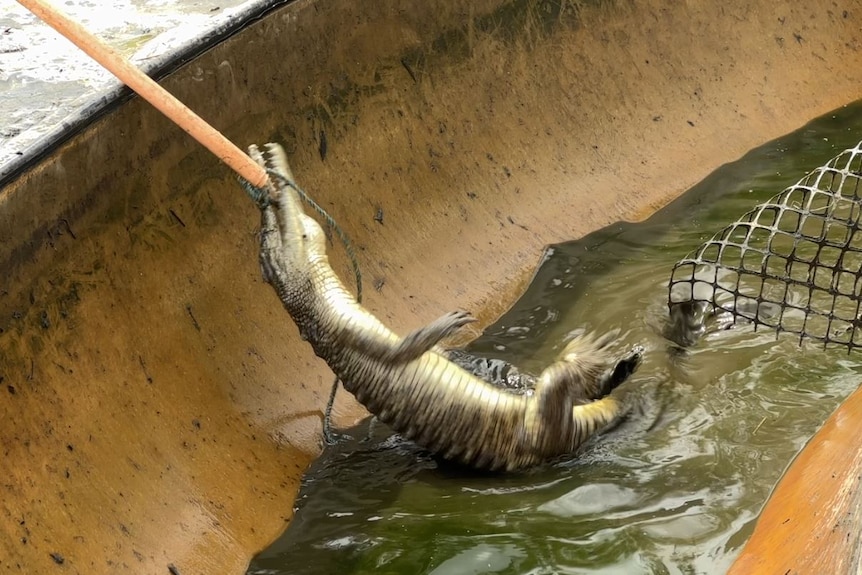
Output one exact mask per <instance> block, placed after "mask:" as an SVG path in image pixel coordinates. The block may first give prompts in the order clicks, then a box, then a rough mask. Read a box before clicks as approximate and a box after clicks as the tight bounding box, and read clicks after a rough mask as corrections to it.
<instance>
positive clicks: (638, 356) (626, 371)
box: [599, 345, 644, 397]
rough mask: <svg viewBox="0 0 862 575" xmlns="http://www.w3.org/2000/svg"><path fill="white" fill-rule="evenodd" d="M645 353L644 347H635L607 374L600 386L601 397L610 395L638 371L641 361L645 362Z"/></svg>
mask: <svg viewBox="0 0 862 575" xmlns="http://www.w3.org/2000/svg"><path fill="white" fill-rule="evenodd" d="M643 352H644V347H643V346H642V345H636V346H634V347H633V348H632V349H631V351H629V352H628V354H626V355H625V356H624V357H623V358H622V359H620V360H619V361H618V362H617V363H616V365H614V367H613V368H612V369H610V370H608V371H607V372H605V375H604V377H603V378H602V381H601V383H600V384H599V390H600V391H599V393H600V395H599V397H603V396H605V395H607V394H609V393H610V392H611V391H613V390H614V389H616V388H617V387H618V386H619V385H620V384H621V383H623V382H624V381H626V380H627V379H628V378H629V376H631V375H632V374H633V373H634V372H635V371H637V368H638V367H640V364H641V361H643Z"/></svg>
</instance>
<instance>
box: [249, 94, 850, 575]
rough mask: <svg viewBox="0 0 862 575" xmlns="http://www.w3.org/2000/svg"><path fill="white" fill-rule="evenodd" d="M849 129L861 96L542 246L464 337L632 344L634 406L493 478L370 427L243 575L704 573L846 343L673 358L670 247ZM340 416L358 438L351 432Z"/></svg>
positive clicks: (759, 501)
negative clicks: (525, 273)
mask: <svg viewBox="0 0 862 575" xmlns="http://www.w3.org/2000/svg"><path fill="white" fill-rule="evenodd" d="M860 137H862V103H857V104H854V105H852V106H847V107H845V108H842V109H840V110H838V111H836V112H834V113H832V114H829V115H827V116H825V117H823V118H820V119H818V120H816V121H814V122H812V123H811V124H810V125H808V126H806V127H804V128H803V129H801V130H799V131H798V132H795V133H793V134H790V135H788V136H786V137H784V138H781V139H779V140H776V141H774V142H771V143H769V144H767V145H765V146H763V147H762V148H759V149H757V150H754V151H752V152H750V153H749V154H747V155H746V156H745V157H744V158H742V159H740V160H739V161H737V162H734V163H732V164H729V165H726V166H723V167H721V168H719V169H718V170H716V172H714V173H713V174H711V175H710V176H709V177H708V178H706V180H704V181H703V182H701V183H700V184H698V185H697V186H695V187H694V188H693V189H692V190H690V191H689V192H688V193H686V194H685V195H684V196H682V197H680V198H679V199H678V200H677V201H675V202H674V203H673V204H671V205H669V206H668V207H666V208H665V209H663V210H661V211H660V212H659V213H657V214H655V215H654V216H653V217H652V218H650V219H649V220H648V221H646V222H643V223H639V224H619V225H614V226H611V227H609V228H606V229H604V230H600V231H598V232H596V233H593V234H591V235H589V236H587V237H585V238H583V239H582V240H579V241H576V242H572V243H568V244H563V245H558V246H554V247H553V248H552V249H550V250H549V251H548V253H547V255H546V258H545V259H544V260H543V263H542V265H541V268H540V269H539V270H538V272H537V274H536V276H535V278H534V281H533V282H532V284H531V286H530V288H529V290H528V291H527V293H526V294H525V295H524V296H523V298H522V299H521V300H520V301H518V302H517V304H516V305H515V306H514V307H513V309H512V310H511V311H510V312H509V313H507V314H506V315H505V316H504V317H503V318H501V319H500V320H499V321H498V322H497V323H495V324H494V325H492V326H490V327H489V328H488V329H487V330H486V333H485V334H484V335H483V336H482V337H481V338H480V339H479V340H477V341H476V342H474V343H473V344H472V345H471V346H470V348H469V349H470V351H472V352H474V353H476V354H479V355H487V356H495V357H500V358H503V359H507V360H509V361H512V362H514V363H516V364H518V365H519V366H522V367H523V368H525V369H527V370H531V371H534V372H537V371H539V370H540V369H541V368H542V366H543V365H545V364H547V363H548V362H549V361H550V360H551V358H552V357H553V356H554V355H555V353H556V350H557V349H558V347H559V344H560V342H561V341H563V340H564V339H565V338H566V336H567V334H569V333H570V332H572V331H573V330H576V329H579V328H586V329H588V330H592V331H596V332H604V331H607V330H619V332H620V342H619V343H620V349H623V348H626V347H629V346H631V345H633V344H637V343H640V344H643V345H644V346H645V347H646V353H645V361H644V363H643V365H642V366H641V368H640V370H639V371H638V372H637V373H636V374H635V376H634V377H633V379H632V380H631V381H630V382H628V383H626V384H625V385H627V386H630V387H631V388H632V392H633V393H636V394H637V397H638V398H639V399H640V402H639V404H640V406H641V407H640V410H639V413H637V414H635V415H634V416H633V417H631V418H630V419H629V420H627V421H626V422H625V423H624V424H623V425H621V426H620V427H619V428H617V429H615V430H614V431H612V432H610V433H609V434H607V435H605V436H603V437H602V438H600V439H599V440H598V441H594V442H592V443H591V444H589V445H588V446H587V448H586V449H585V450H584V451H583V453H581V454H580V456H579V457H577V458H572V459H571V460H568V461H562V462H558V463H556V464H553V465H548V466H546V467H544V468H542V469H537V470H533V471H530V472H527V473H521V474H513V475H487V474H476V473H471V472H468V471H465V470H463V469H460V468H456V467H452V466H449V465H446V464H441V463H439V462H437V461H436V460H434V459H433V458H430V457H429V456H428V455H427V454H425V453H424V452H422V451H421V450H418V449H416V448H415V447H414V446H412V445H411V444H410V443H407V442H404V441H403V440H401V439H399V438H398V437H397V436H391V434H390V432H388V430H386V429H385V428H383V427H382V426H380V427H378V429H377V430H376V431H375V432H374V435H373V436H372V438H371V439H370V440H369V441H364V442H360V441H348V442H345V443H343V444H341V445H339V446H338V447H335V448H331V449H328V450H327V451H326V452H325V453H324V456H323V457H322V458H321V459H320V460H319V461H318V462H316V463H315V464H314V466H313V468H312V469H311V470H310V471H309V473H308V475H307V477H306V479H305V481H304V485H303V489H302V492H301V494H300V496H299V498H298V500H297V503H296V505H297V512H296V516H295V519H294V520H293V522H292V523H291V524H290V526H289V528H288V529H287V531H286V532H285V534H284V535H283V536H282V537H281V538H280V539H279V540H278V541H277V542H275V543H274V544H273V545H272V546H271V547H270V548H269V549H267V550H266V551H265V552H263V553H262V554H260V555H259V556H258V557H257V558H256V559H255V560H254V561H253V563H252V566H251V568H250V570H249V573H251V574H255V575H263V574H287V573H290V574H329V573H339V574H359V573H375V574H390V573H392V574H408V573H409V574H434V575H442V574H449V573H453V574H470V575H478V574H485V573H499V574H515V573H518V574H527V573H529V574H545V573H547V574H550V573H578V574H586V573H625V574H636V573H674V574H676V573H679V574H688V573H723V572H724V571H725V570H726V569H727V567H728V566H729V565H730V563H731V562H732V560H733V558H734V557H735V555H736V554H737V553H738V551H739V550H740V548H741V546H742V544H743V543H744V542H745V540H746V538H747V537H748V535H749V534H750V533H751V530H752V529H753V526H754V521H755V519H756V517H757V514H758V512H759V510H760V508H761V506H762V505H763V503H764V502H765V500H766V498H767V497H768V495H769V492H770V490H771V488H772V486H773V485H774V484H775V482H776V481H777V480H778V479H779V478H780V476H781V474H782V472H783V471H784V469H785V468H786V466H787V465H788V463H789V462H790V461H791V460H792V458H793V457H794V455H795V454H796V453H797V452H798V451H799V449H800V448H801V447H802V446H803V445H804V443H805V442H806V440H807V439H808V438H809V437H810V436H811V435H812V433H813V432H814V431H815V430H816V429H817V428H818V426H819V425H820V424H821V423H822V422H823V421H824V420H825V419H826V417H828V415H829V413H830V412H831V411H832V410H833V409H834V408H835V407H836V406H837V405H838V403H839V402H840V401H841V399H842V398H843V397H845V396H846V395H848V394H849V393H850V392H851V391H852V390H853V389H854V388H855V387H857V386H858V385H859V383H860V381H862V354H859V353H853V354H850V355H848V354H847V352H846V351H845V350H838V349H836V350H823V349H822V348H821V347H819V346H816V345H814V344H806V345H804V346H803V347H801V348H800V347H799V346H798V345H797V340H796V339H795V338H793V337H786V338H784V337H782V338H779V339H776V338H775V336H774V335H773V334H771V333H768V332H763V331H758V332H757V333H754V332H752V331H751V329H750V328H745V327H740V328H736V329H732V330H728V331H720V332H716V333H712V334H711V335H709V336H708V337H707V338H705V339H704V340H703V341H701V342H700V343H699V344H698V345H697V346H696V347H695V348H693V349H692V350H690V352H689V353H688V354H686V355H684V356H679V355H674V354H671V353H670V352H669V350H668V345H667V342H666V341H665V340H664V339H663V338H662V336H661V329H662V326H663V321H664V319H665V316H666V313H667V308H666V301H667V292H666V286H667V280H668V277H669V274H670V270H671V267H672V266H673V264H674V263H675V262H676V261H677V260H678V259H680V258H682V257H683V256H685V255H686V254H687V253H688V252H689V251H691V250H693V249H694V248H695V247H696V246H697V245H699V244H700V243H701V242H703V241H704V240H706V239H708V237H709V236H711V235H712V233H714V232H715V231H717V230H719V229H720V228H722V227H723V226H724V225H726V224H728V223H730V222H731V221H733V220H735V219H736V218H737V217H739V216H740V215H742V214H743V213H744V212H745V211H747V210H748V209H750V208H751V207H753V206H754V204H756V203H758V202H761V201H764V200H766V199H767V198H769V197H770V196H772V195H773V194H775V193H777V192H779V191H780V190H782V189H783V188H785V187H787V186H788V185H790V184H792V183H794V182H796V181H797V180H798V179H799V178H801V177H802V176H803V175H804V173H805V172H807V171H808V170H810V169H813V168H814V167H816V166H819V165H821V164H823V163H825V162H826V161H827V160H828V159H829V158H831V157H833V156H834V155H836V154H837V153H838V152H839V151H841V150H843V149H845V148H847V147H851V146H853V145H855V143H856V142H857V141H858V140H859V139H860ZM350 433H352V434H353V435H356V436H357V437H363V436H364V435H365V433H366V430H365V429H364V428H363V429H355V430H351V431H350Z"/></svg>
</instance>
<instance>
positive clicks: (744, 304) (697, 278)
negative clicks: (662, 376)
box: [668, 142, 862, 349]
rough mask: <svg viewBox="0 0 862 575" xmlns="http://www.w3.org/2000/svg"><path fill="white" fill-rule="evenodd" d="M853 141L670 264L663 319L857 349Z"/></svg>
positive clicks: (861, 191) (860, 297) (861, 149)
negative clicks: (718, 321)
mask: <svg viewBox="0 0 862 575" xmlns="http://www.w3.org/2000/svg"><path fill="white" fill-rule="evenodd" d="M860 180H862V142H860V143H859V144H857V145H856V147H854V148H851V149H848V150H845V151H843V152H842V153H840V154H839V155H838V156H836V157H835V158H833V159H832V160H830V161H829V162H828V163H827V164H826V165H824V166H821V167H819V168H817V169H816V170H814V171H812V172H811V173H809V174H808V175H806V176H805V177H803V178H802V179H801V180H800V181H799V182H798V183H796V184H795V185H793V186H790V187H789V188H787V189H786V190H784V191H783V192H781V193H779V194H777V195H776V196H774V197H772V198H771V199H770V200H769V201H768V202H766V203H764V204H760V205H758V206H756V207H755V208H754V209H752V210H751V211H749V212H747V213H746V214H744V215H743V216H742V217H741V218H739V220H737V221H736V222H734V223H732V224H730V225H729V226H727V227H726V228H724V229H723V230H721V231H720V232H718V233H717V234H715V235H714V236H713V237H712V238H711V239H710V240H709V241H707V242H705V243H704V244H702V245H701V246H700V247H699V248H698V249H697V250H696V251H694V252H693V253H692V254H690V255H689V256H687V257H686V258H684V259H682V260H680V261H679V262H677V263H676V265H675V266H674V267H673V271H672V273H671V278H670V282H669V285H668V306H669V308H670V311H671V316H672V317H673V316H674V313H675V312H679V311H680V310H684V311H685V312H686V313H690V312H691V310H693V309H696V308H695V304H699V305H700V306H701V308H710V309H711V310H714V311H717V310H722V311H724V312H727V313H729V314H731V316H732V318H733V321H734V322H736V321H737V320H739V319H744V320H746V321H749V322H751V323H753V324H754V327H755V329H757V328H758V327H759V326H764V327H766V328H769V329H773V330H776V331H778V332H789V333H793V334H797V335H798V336H799V337H800V341H801V339H802V338H810V339H813V340H816V341H820V342H822V343H824V344H838V345H841V346H844V347H847V348H848V349H852V348H855V347H860V346H862V330H859V332H858V333H857V329H858V328H859V327H860V322H862V318H860V311H862V310H860V301H862V226H860V215H862V186H860Z"/></svg>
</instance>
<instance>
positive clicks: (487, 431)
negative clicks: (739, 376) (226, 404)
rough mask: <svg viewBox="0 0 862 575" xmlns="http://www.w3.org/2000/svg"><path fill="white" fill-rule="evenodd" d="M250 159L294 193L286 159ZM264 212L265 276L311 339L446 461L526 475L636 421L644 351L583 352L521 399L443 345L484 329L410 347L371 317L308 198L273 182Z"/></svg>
mask: <svg viewBox="0 0 862 575" xmlns="http://www.w3.org/2000/svg"><path fill="white" fill-rule="evenodd" d="M265 150H266V153H265V154H262V153H261V152H260V151H259V150H258V149H257V147H255V146H252V147H250V148H249V153H250V155H251V156H252V157H253V158H254V159H255V160H256V161H257V162H258V163H260V164H261V165H262V166H264V167H267V168H269V169H270V170H273V171H275V172H276V173H278V174H280V175H281V176H283V177H284V178H285V179H286V180H288V181H293V176H292V174H291V172H290V168H289V167H288V164H287V159H286V157H285V154H284V151H283V150H282V149H281V147H280V146H278V145H277V144H267V146H266V147H265ZM271 180H273V181H272V183H271V185H270V186H269V187H268V188H267V189H266V194H267V197H263V198H261V197H258V198H255V199H256V200H257V201H258V205H259V206H260V207H261V212H262V223H261V234H260V238H261V247H260V264H261V269H262V271H263V276H264V278H265V280H266V281H267V282H268V283H270V284H271V285H272V286H273V287H274V288H275V291H276V293H277V294H278V297H279V299H280V300H281V302H282V304H283V305H284V307H285V309H286V310H287V312H288V313H289V314H290V316H291V317H292V318H293V320H294V322H295V323H296V325H297V327H298V328H299V331H300V334H301V335H302V337H303V339H305V340H307V341H308V342H309V343H310V344H311V346H312V347H313V348H314V351H315V353H316V354H317V355H318V356H319V357H321V358H322V359H323V360H325V361H326V363H327V364H328V365H329V367H330V368H331V369H332V370H333V371H334V372H335V374H336V375H337V376H338V377H339V378H340V379H341V381H342V382H343V383H344V387H345V389H347V390H348V391H349V392H351V393H353V394H354V395H355V396H356V398H357V399H358V400H359V401H360V402H361V403H362V404H363V405H364V406H365V407H366V408H367V409H368V411H370V412H371V413H373V414H374V415H376V416H377V417H378V418H379V419H380V420H381V421H383V422H384V423H386V424H388V425H389V426H390V427H391V428H392V429H394V430H395V431H397V432H398V433H400V434H402V435H403V436H405V437H407V438H408V439H411V440H413V441H415V442H416V443H418V444H419V445H421V446H423V447H425V448H426V449H428V450H430V451H432V452H434V453H437V454H439V455H442V456H443V457H445V458H447V459H451V460H455V461H458V462H460V463H463V464H466V465H470V466H473V467H477V468H484V469H491V470H496V469H506V470H513V469H520V468H524V467H528V466H531V465H535V464H537V463H540V462H542V461H545V460H547V459H549V458H552V457H555V456H559V455H562V454H566V453H571V452H573V451H575V450H576V449H577V448H578V447H579V446H580V445H581V444H582V443H584V442H585V441H586V440H587V439H588V438H590V437H591V436H592V435H594V434H595V433H597V432H599V431H601V430H602V429H604V428H606V427H608V426H610V425H612V424H613V423H614V422H616V421H617V420H618V419H619V418H620V417H621V416H622V415H623V414H624V412H625V408H624V404H623V402H622V401H621V400H620V399H619V398H618V397H616V395H615V394H612V393H611V391H612V390H613V389H614V388H615V387H616V386H617V385H618V384H619V383H621V382H622V381H623V380H625V379H626V378H627V377H628V376H629V375H630V374H631V373H632V372H633V371H634V370H635V369H636V368H637V366H638V364H639V362H640V351H639V350H634V351H633V352H632V353H631V354H629V355H628V356H627V357H626V358H624V359H622V360H621V361H619V362H614V361H613V358H611V357H610V355H609V353H608V351H607V343H608V342H607V338H606V339H605V340H604V341H597V340H594V339H592V338H590V337H586V336H584V337H579V338H576V339H574V340H572V341H571V342H570V343H569V344H568V345H567V346H566V347H565V349H564V350H563V352H562V353H561V354H560V357H559V359H558V360H557V361H556V362H555V363H553V364H552V365H551V366H549V367H548V368H547V369H545V371H544V372H542V374H541V375H540V376H539V377H538V378H537V380H536V383H535V388H534V390H533V391H532V393H526V394H525V393H521V394H517V393H510V392H508V391H506V390H505V389H500V388H499V387H497V386H494V385H492V384H490V383H488V382H486V381H484V380H482V379H480V378H479V377H476V376H474V375H473V374H471V373H469V372H468V371H466V370H465V369H463V368H461V367H459V366H458V365H456V364H455V363H453V362H451V361H450V360H449V359H447V357H446V352H445V351H444V350H443V349H442V348H440V347H439V346H437V344H438V343H439V342H440V340H442V339H443V338H445V337H446V336H448V335H450V334H451V333H453V332H454V331H456V330H457V329H458V328H460V327H461V326H463V325H465V324H467V323H470V322H472V321H474V320H473V318H471V317H470V316H469V315H468V314H466V313H464V312H453V313H450V314H447V315H444V316H443V317H441V318H439V319H438V320H436V321H434V322H432V323H431V324H430V325H428V326H426V327H423V328H420V329H418V330H416V331H414V332H413V333H411V334H409V335H407V336H406V337H404V338H402V337H399V336H398V335H397V334H395V333H393V332H392V331H391V330H390V329H389V328H387V327H386V326H385V325H383V323H381V322H380V321H379V320H378V319H377V318H376V317H374V315H372V314H371V313H369V312H368V311H367V310H366V309H365V308H363V307H362V306H361V305H359V304H358V303H357V301H356V299H355V298H354V297H353V296H352V295H351V294H350V292H348V291H347V289H345V287H344V285H343V284H342V283H341V281H340V280H339V278H338V277H337V276H336V275H335V272H334V271H333V270H332V268H331V267H330V265H329V261H328V259H327V256H326V238H325V236H324V233H323V230H322V229H321V227H320V226H319V225H318V223H317V222H316V221H315V220H314V219H312V218H311V217H309V216H307V215H306V214H305V212H304V211H303V208H302V203H301V200H300V197H299V195H298V194H297V192H296V191H295V190H294V189H292V188H291V187H289V186H288V185H287V184H286V183H285V182H284V181H282V180H281V179H280V178H271Z"/></svg>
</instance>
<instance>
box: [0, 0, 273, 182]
mask: <svg viewBox="0 0 862 575" xmlns="http://www.w3.org/2000/svg"><path fill="white" fill-rule="evenodd" d="M275 3H276V2H274V1H273V0H159V1H156V2H144V1H141V0H119V1H116V2H115V1H108V0H94V1H86V0H70V1H67V2H63V3H57V5H58V7H59V8H60V9H61V10H62V11H63V12H64V13H66V14H67V15H69V16H71V17H72V18H74V19H75V20H77V21H78V22H80V23H81V24H83V25H84V27H85V28H86V29H87V30H89V31H90V32H92V33H93V34H95V35H96V36H98V37H99V38H101V39H102V40H104V41H105V42H106V43H108V44H109V45H110V46H111V47H112V48H114V49H115V50H116V51H118V52H119V53H120V54H122V55H123V56H124V57H126V58H129V59H130V60H131V61H132V62H133V63H135V65H137V66H138V67H140V68H141V69H143V70H145V71H147V72H148V73H154V72H157V71H158V70H160V69H162V68H163V67H165V66H166V65H168V64H169V63H171V62H173V61H175V60H176V58H177V56H178V55H181V54H185V53H187V52H190V51H193V50H194V49H195V47H196V46H200V45H202V44H204V43H206V42H207V40H208V38H210V37H212V36H213V35H217V34H220V33H223V32H224V31H226V30H227V29H229V28H230V27H231V26H233V25H235V24H236V23H238V22H241V21H243V20H245V19H247V18H248V16H249V15H250V14H252V13H256V12H260V11H262V10H265V9H266V8H267V7H269V6H271V5H273V4H275ZM121 88H122V85H121V83H120V82H119V81H118V80H117V79H116V78H114V76H113V75H111V73H110V72H108V71H107V70H105V69H104V68H102V67H101V66H100V65H99V64H97V63H96V62H95V61H94V60H92V59H91V58H90V57H89V56H87V55H86V54H84V53H83V52H82V51H81V50H79V49H78V48H76V47H75V46H74V45H73V44H72V43H71V42H70V41H69V40H67V39H66V38H64V37H63V36H62V35H60V33H59V32H57V31H55V30H54V29H53V28H51V27H50V26H48V25H47V24H45V23H44V22H42V21H41V20H39V19H38V18H37V17H36V16H35V15H33V14H32V13H30V12H29V11H28V10H27V9H26V8H25V7H24V6H22V5H21V4H19V3H18V2H15V0H0V180H2V178H3V176H4V175H6V174H8V173H10V172H12V171H13V170H15V169H16V168H17V167H18V166H20V165H21V164H22V161H23V160H24V159H26V158H28V157H31V156H34V155H37V154H39V153H40V152H41V151H42V150H44V149H45V148H46V147H48V146H49V144H50V143H51V142H52V141H55V140H56V139H57V138H59V137H60V136H61V135H62V134H63V133H64V132H68V131H69V130H71V129H74V127H76V126H77V125H80V124H83V123H85V122H86V121H87V119H88V117H89V116H91V115H92V114H93V113H94V112H95V111H97V110H98V109H100V108H102V107H104V106H105V105H106V104H107V103H108V102H110V101H111V100H113V99H115V98H116V97H118V96H119V95H120V94H121Z"/></svg>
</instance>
